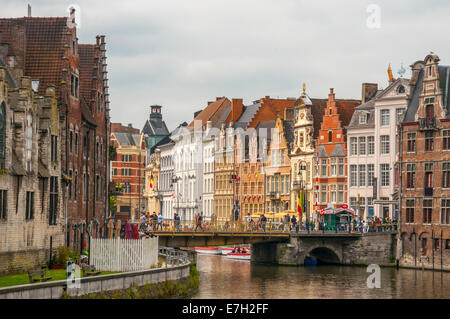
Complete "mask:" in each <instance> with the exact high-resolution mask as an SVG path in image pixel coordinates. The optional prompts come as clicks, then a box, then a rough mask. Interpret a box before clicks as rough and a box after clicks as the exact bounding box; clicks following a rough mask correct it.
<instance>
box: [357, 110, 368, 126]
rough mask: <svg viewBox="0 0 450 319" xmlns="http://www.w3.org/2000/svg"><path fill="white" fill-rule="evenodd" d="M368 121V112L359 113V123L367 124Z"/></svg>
mask: <svg viewBox="0 0 450 319" xmlns="http://www.w3.org/2000/svg"><path fill="white" fill-rule="evenodd" d="M366 123H367V114H366V112H361V113H359V124H366Z"/></svg>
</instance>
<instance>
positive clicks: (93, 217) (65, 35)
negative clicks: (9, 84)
mask: <svg viewBox="0 0 450 319" xmlns="http://www.w3.org/2000/svg"><path fill="white" fill-rule="evenodd" d="M0 36H1V39H0V42H1V43H4V44H7V45H8V46H7V47H8V50H7V53H6V54H5V57H6V60H7V61H8V64H9V65H10V67H11V70H12V73H13V74H14V76H15V77H16V78H18V77H20V76H21V75H26V76H29V77H31V78H32V80H33V81H34V83H35V85H36V88H37V90H38V92H39V94H40V95H45V88H47V87H48V86H49V85H54V86H55V89H56V96H57V99H58V107H57V109H58V110H59V114H58V115H59V121H60V126H61V128H62V129H61V131H62V132H61V139H60V140H59V141H58V143H57V144H58V145H59V146H60V148H61V158H60V159H59V160H60V161H61V164H62V165H61V167H62V172H61V179H60V181H61V180H62V181H63V182H62V183H61V182H58V183H57V184H56V185H53V188H54V189H56V188H59V187H61V188H62V189H63V198H58V199H57V200H58V201H62V202H63V203H64V211H65V216H61V220H60V223H63V224H66V221H67V224H66V225H67V228H66V229H68V230H69V231H67V232H66V234H67V237H66V240H67V244H68V245H69V244H71V245H72V246H73V248H79V249H81V246H82V242H83V241H85V240H86V237H87V236H89V234H90V235H92V236H94V237H95V236H99V235H101V233H102V232H101V229H102V226H104V225H105V219H106V217H107V214H108V207H107V203H108V201H107V192H106V189H107V181H108V177H107V176H108V167H107V152H108V121H109V114H108V113H109V94H108V78H107V71H106V49H105V45H106V44H105V37H104V36H97V39H96V42H95V43H94V44H89V45H83V44H78V38H77V29H76V23H75V19H74V18H72V17H71V18H67V17H58V18H37V17H23V18H12V19H0ZM3 53H4V52H3ZM50 191H51V190H50ZM66 218H67V219H66ZM88 232H89V234H88Z"/></svg>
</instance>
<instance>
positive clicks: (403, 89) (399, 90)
mask: <svg viewBox="0 0 450 319" xmlns="http://www.w3.org/2000/svg"><path fill="white" fill-rule="evenodd" d="M397 93H398V94H402V93H405V87H404V86H403V85H400V86H399V87H398V88H397Z"/></svg>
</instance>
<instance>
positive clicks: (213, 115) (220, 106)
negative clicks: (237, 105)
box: [189, 97, 231, 127]
mask: <svg viewBox="0 0 450 319" xmlns="http://www.w3.org/2000/svg"><path fill="white" fill-rule="evenodd" d="M230 105H231V101H230V100H229V99H228V98H226V97H222V98H217V99H216V101H215V102H212V103H210V104H209V105H208V106H206V107H205V108H204V109H203V111H201V112H200V114H198V115H197V116H196V117H195V119H194V121H202V126H205V125H206V122H207V121H211V122H212V125H213V126H215V124H216V121H217V120H218V119H219V118H220V116H221V115H222V112H224V111H225V110H226V109H227V107H228V106H230ZM194 121H192V122H191V123H190V124H189V126H190V127H193V126H194Z"/></svg>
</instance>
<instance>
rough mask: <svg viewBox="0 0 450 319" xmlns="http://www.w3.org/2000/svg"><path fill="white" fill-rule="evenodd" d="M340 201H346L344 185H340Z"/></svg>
mask: <svg viewBox="0 0 450 319" xmlns="http://www.w3.org/2000/svg"><path fill="white" fill-rule="evenodd" d="M338 202H339V203H343V202H344V185H338Z"/></svg>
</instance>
